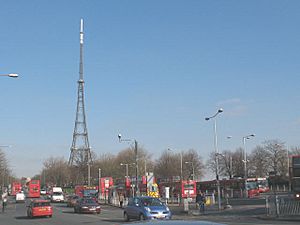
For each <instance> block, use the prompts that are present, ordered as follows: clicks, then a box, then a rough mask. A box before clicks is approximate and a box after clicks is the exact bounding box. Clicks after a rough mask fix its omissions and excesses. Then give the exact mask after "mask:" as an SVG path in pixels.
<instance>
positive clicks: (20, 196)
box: [16, 191, 25, 203]
mask: <svg viewBox="0 0 300 225" xmlns="http://www.w3.org/2000/svg"><path fill="white" fill-rule="evenodd" d="M18 202H25V194H24V192H23V191H21V192H19V193H17V194H16V203H18Z"/></svg>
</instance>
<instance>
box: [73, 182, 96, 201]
mask: <svg viewBox="0 0 300 225" xmlns="http://www.w3.org/2000/svg"><path fill="white" fill-rule="evenodd" d="M75 194H76V195H78V196H79V197H80V198H84V197H91V198H93V199H95V200H97V197H98V187H96V186H86V185H78V186H75Z"/></svg>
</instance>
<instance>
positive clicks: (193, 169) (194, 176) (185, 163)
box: [184, 162, 195, 180]
mask: <svg viewBox="0 0 300 225" xmlns="http://www.w3.org/2000/svg"><path fill="white" fill-rule="evenodd" d="M184 163H185V164H192V170H193V180H195V169H194V163H193V162H184Z"/></svg>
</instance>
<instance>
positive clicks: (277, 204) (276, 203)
mask: <svg viewBox="0 0 300 225" xmlns="http://www.w3.org/2000/svg"><path fill="white" fill-rule="evenodd" d="M275 205H276V216H277V217H279V215H280V212H279V200H278V196H277V195H276V196H275Z"/></svg>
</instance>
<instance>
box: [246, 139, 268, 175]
mask: <svg viewBox="0 0 300 225" xmlns="http://www.w3.org/2000/svg"><path fill="white" fill-rule="evenodd" d="M269 158H270V152H268V151H267V150H266V149H264V147H263V146H260V145H258V146H256V147H255V149H254V150H253V151H252V152H251V154H250V157H249V175H250V176H252V177H266V176H268V175H269V170H270V165H269Z"/></svg>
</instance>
